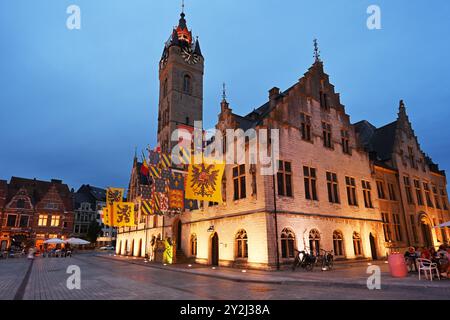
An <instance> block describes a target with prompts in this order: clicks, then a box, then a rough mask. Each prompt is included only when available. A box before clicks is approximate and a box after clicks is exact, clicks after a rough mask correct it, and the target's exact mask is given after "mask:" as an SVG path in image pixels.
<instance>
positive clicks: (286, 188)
mask: <svg viewBox="0 0 450 320" xmlns="http://www.w3.org/2000/svg"><path fill="white" fill-rule="evenodd" d="M279 166H280V167H279V169H278V174H277V185H278V195H279V196H286V197H292V195H293V193H292V168H291V163H290V162H287V161H280V162H279Z"/></svg>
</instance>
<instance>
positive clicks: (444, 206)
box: [441, 189, 448, 210]
mask: <svg viewBox="0 0 450 320" xmlns="http://www.w3.org/2000/svg"><path fill="white" fill-rule="evenodd" d="M441 196H442V209H444V210H448V204H447V194H446V193H445V190H444V189H441Z"/></svg>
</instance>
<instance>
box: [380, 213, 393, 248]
mask: <svg viewBox="0 0 450 320" xmlns="http://www.w3.org/2000/svg"><path fill="white" fill-rule="evenodd" d="M381 218H382V220H383V233H384V239H385V241H386V242H389V241H391V240H392V236H391V225H390V224H391V222H390V220H389V213H381Z"/></svg>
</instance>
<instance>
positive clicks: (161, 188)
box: [154, 178, 167, 192]
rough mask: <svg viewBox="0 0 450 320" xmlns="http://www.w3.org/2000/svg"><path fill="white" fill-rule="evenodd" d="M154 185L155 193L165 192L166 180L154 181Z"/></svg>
mask: <svg viewBox="0 0 450 320" xmlns="http://www.w3.org/2000/svg"><path fill="white" fill-rule="evenodd" d="M154 183H155V192H166V186H167V184H166V180H164V179H158V178H156V179H154Z"/></svg>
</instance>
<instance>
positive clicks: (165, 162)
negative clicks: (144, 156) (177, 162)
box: [160, 153, 172, 168]
mask: <svg viewBox="0 0 450 320" xmlns="http://www.w3.org/2000/svg"><path fill="white" fill-rule="evenodd" d="M160 164H161V167H163V168H170V166H171V165H172V161H171V159H170V157H169V156H168V155H167V154H165V153H161V154H160Z"/></svg>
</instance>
